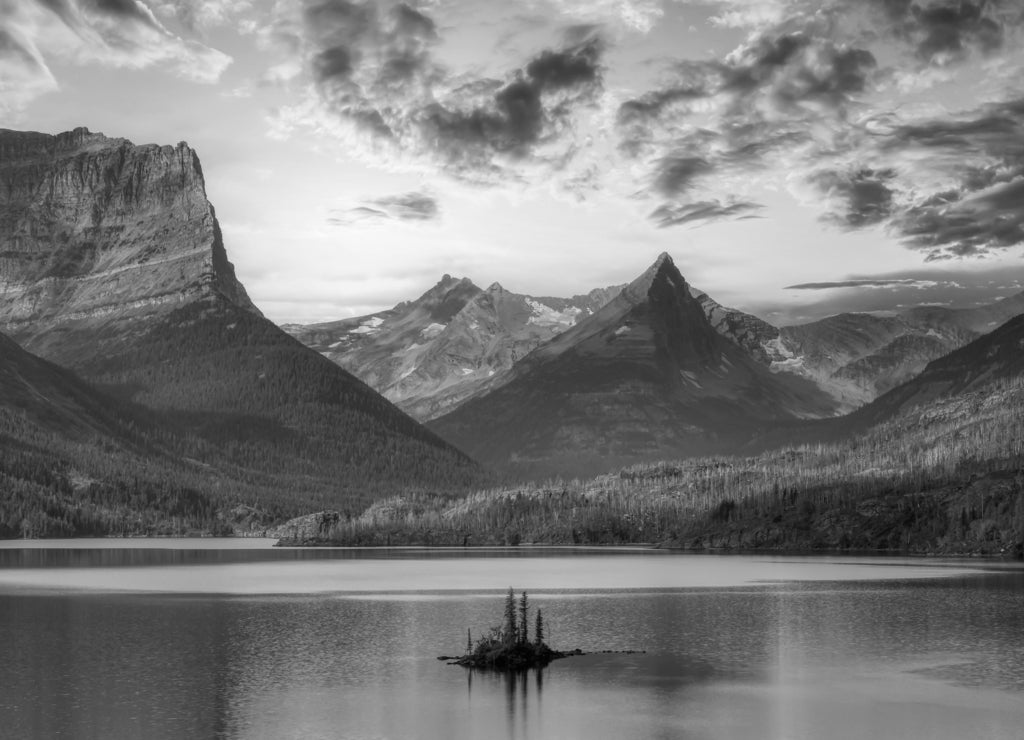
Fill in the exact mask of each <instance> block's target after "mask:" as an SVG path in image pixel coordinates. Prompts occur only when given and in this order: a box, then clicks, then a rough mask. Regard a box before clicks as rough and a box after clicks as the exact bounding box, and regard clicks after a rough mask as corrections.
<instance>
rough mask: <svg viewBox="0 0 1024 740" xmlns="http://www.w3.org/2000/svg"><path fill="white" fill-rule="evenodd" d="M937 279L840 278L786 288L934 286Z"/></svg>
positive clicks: (920, 287)
mask: <svg viewBox="0 0 1024 740" xmlns="http://www.w3.org/2000/svg"><path fill="white" fill-rule="evenodd" d="M939 284H940V283H939V281H936V280H914V279H911V278H894V279H875V278H868V279H860V280H838V281H834V282H823V283H800V284H799V285H787V286H786V287H785V288H784V290H833V289H835V288H896V287H899V288H919V289H923V288H934V287H936V286H937V285H939Z"/></svg>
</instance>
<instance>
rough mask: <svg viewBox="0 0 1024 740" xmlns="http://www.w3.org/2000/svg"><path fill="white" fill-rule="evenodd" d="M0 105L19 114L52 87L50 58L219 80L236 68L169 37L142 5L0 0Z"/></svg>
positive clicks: (137, 1)
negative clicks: (0, 98)
mask: <svg viewBox="0 0 1024 740" xmlns="http://www.w3.org/2000/svg"><path fill="white" fill-rule="evenodd" d="M0 29H2V30H3V35H2V39H0V69H2V70H3V72H4V74H3V77H2V78H0V79H2V80H3V82H0V85H2V86H3V87H2V88H0V90H2V92H3V93H4V96H3V101H0V107H2V108H4V109H6V110H7V111H8V112H14V111H17V110H20V109H21V108H22V107H24V106H25V105H26V104H27V103H29V102H30V101H31V100H32V99H34V98H35V97H36V96H38V95H40V94H42V93H44V92H47V91H50V90H54V89H56V87H57V80H56V79H55V77H54V75H53V73H52V72H51V70H50V66H49V61H48V60H50V59H64V60H70V61H72V62H75V63H78V64H100V65H103V66H111V67H129V68H136V69H138V68H142V67H149V66H153V65H165V66H167V67H169V68H170V69H171V70H172V71H174V72H175V73H176V74H178V75H179V76H182V77H185V78H187V79H191V80H194V81H197V82H214V81H216V80H217V79H219V77H220V75H221V73H222V72H223V71H224V69H225V68H226V67H227V66H228V64H230V63H231V58H230V57H228V56H227V55H226V54H223V53H222V52H220V51H217V50H216V49H212V48H210V47H208V46H205V45H204V44H201V43H199V42H196V41H192V40H188V39H183V38H181V37H179V36H177V35H175V34H173V33H171V32H170V31H169V30H168V29H167V28H166V27H165V26H164V25H163V24H162V23H161V22H160V21H159V20H158V19H157V17H156V16H155V15H154V14H153V11H152V10H150V8H149V6H147V5H146V4H145V3H143V2H141V0H29V1H25V0H0Z"/></svg>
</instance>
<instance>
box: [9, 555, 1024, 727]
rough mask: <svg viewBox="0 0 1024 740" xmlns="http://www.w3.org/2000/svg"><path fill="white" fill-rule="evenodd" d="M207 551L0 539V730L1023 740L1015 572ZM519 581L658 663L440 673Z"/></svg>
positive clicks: (609, 639) (1023, 599)
mask: <svg viewBox="0 0 1024 740" xmlns="http://www.w3.org/2000/svg"><path fill="white" fill-rule="evenodd" d="M129 544H134V543H129ZM210 546H216V545H211V543H179V546H178V547H177V548H174V549H154V548H153V547H152V545H149V546H147V547H146V548H145V549H134V548H132V549H103V550H97V549H76V547H75V546H71V547H69V546H67V544H63V545H56V546H54V547H53V548H52V549H33V550H26V549H20V548H18V547H16V546H11V544H8V545H7V546H5V547H0V640H2V652H0V736H3V737H12V738H32V737H69V738H208V737H228V738H595V739H597V738H730V739H733V738H736V739H739V740H745V739H748V738H749V739H754V738H758V739H762V738H872V740H875V739H882V738H939V739H943V738H951V739H952V738H956V739H957V740H960V739H961V738H992V739H999V738H1014V739H1016V740H1020V739H1022V738H1024V570H1022V569H1021V568H1020V567H1019V566H1012V565H1011V566H998V565H991V566H989V565H986V564H984V563H975V562H940V561H931V560H897V559H886V558H822V557H814V558H780V557H751V556H733V557H713V556H696V555H676V554H666V553H654V552H643V551H614V552H607V551H606V552H600V553H594V552H580V551H578V550H552V551H543V552H537V551H530V550H523V551H518V552H517V551H512V552H508V551H494V552H490V553H481V552H472V553H471V554H470V555H469V556H466V555H463V554H460V553H458V552H424V551H421V550H371V551H356V550H315V551H304V550H269V549H265V548H264V549H204V548H207V547H210ZM509 585H513V586H515V587H516V588H517V589H521V588H526V589H528V590H529V591H530V598H531V601H532V602H533V603H534V605H536V606H540V607H541V608H542V609H543V610H544V614H545V621H546V622H547V625H548V629H549V635H550V639H549V642H551V643H552V644H553V645H554V646H555V647H561V648H575V647H580V648H583V649H584V650H588V649H590V650H601V649H608V650H627V649H643V650H646V651H647V652H646V653H645V654H642V655H590V656H584V657H575V658H569V659H566V660H561V661H557V662H555V663H553V664H552V665H551V666H550V667H548V668H547V669H545V670H543V671H541V672H537V671H533V672H529V673H527V674H525V675H522V676H518V677H512V678H509V677H505V676H503V675H497V676H496V675H491V674H486V673H480V672H475V673H470V672H469V671H466V670H464V669H462V668H459V667H454V666H447V665H445V664H444V663H443V662H440V661H438V660H436V656H437V655H441V654H445V653H449V654H451V653H458V652H462V649H463V648H464V646H465V641H466V628H467V627H472V628H473V629H474V632H478V631H482V630H483V629H484V628H486V627H489V626H491V625H494V624H496V623H497V622H498V621H499V619H500V611H501V607H502V592H503V590H504V589H505V588H507V586H509Z"/></svg>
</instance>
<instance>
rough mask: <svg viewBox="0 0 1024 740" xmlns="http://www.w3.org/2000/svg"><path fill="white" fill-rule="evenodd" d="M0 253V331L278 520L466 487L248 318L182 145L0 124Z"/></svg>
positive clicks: (362, 398)
mask: <svg viewBox="0 0 1024 740" xmlns="http://www.w3.org/2000/svg"><path fill="white" fill-rule="evenodd" d="M0 259H2V263H0V330H2V329H3V328H6V330H7V331H9V332H10V333H11V334H12V335H13V336H14V338H15V339H17V340H18V342H19V343H20V344H21V345H22V346H23V347H25V348H26V349H28V350H30V351H31V352H32V353H34V354H36V355H40V356H42V357H44V358H45V359H47V360H50V361H55V362H56V363H58V364H60V365H62V366H64V367H66V368H70V369H72V370H74V371H75V372H76V373H77V374H78V375H79V376H81V377H82V378H83V379H84V380H85V381H88V382H89V383H91V384H94V385H96V386H101V387H102V388H103V392H104V394H105V395H107V396H108V397H114V398H115V399H116V400H117V401H118V402H119V403H129V402H130V403H131V404H133V405H135V406H139V407H144V413H145V414H146V416H147V417H152V419H153V420H154V424H156V425H157V426H158V427H162V426H164V425H166V427H167V429H168V432H167V433H168V434H173V435H177V434H180V436H181V439H182V440H184V441H183V442H182V443H181V446H179V447H177V449H190V450H191V453H189V455H188V456H189V457H190V458H195V459H200V460H201V461H202V462H201V464H202V465H209V466H211V467H217V468H220V469H224V470H228V471H230V472H229V476H228V477H229V478H230V479H232V480H236V481H238V480H246V481H248V482H249V485H248V486H247V487H246V488H244V489H243V490H244V491H246V493H245V494H244V496H253V497H256V496H261V494H259V493H257V492H258V491H260V490H262V491H263V492H264V493H263V494H262V496H261V499H262V502H263V503H261V505H264V504H266V503H267V502H268V501H269V502H272V506H273V507H274V509H275V511H276V512H277V514H283V513H286V512H287V513H288V514H289V515H294V514H297V513H300V512H301V510H305V511H309V510H312V509H313V506H314V504H313V503H312V502H316V503H315V506H316V508H318V509H322V508H325V507H331V508H337V509H345V508H346V507H358V508H362V506H365V504H366V503H367V502H368V501H369V500H372V499H373V498H375V497H377V496H379V495H380V494H381V493H384V492H386V493H388V494H393V493H394V492H395V491H396V490H398V491H400V490H405V489H407V488H416V487H423V486H429V487H431V488H434V489H442V488H443V489H445V490H451V489H453V488H455V487H458V486H460V485H461V486H465V485H467V484H468V483H469V482H471V481H474V480H477V479H478V478H479V470H478V468H477V466H476V465H475V464H474V463H473V462H472V461H470V460H469V459H468V458H466V456H465V455H463V454H462V453H461V452H459V451H458V450H455V449H453V448H452V447H451V446H450V445H447V444H445V443H444V442H443V441H442V440H440V439H438V438H437V437H436V436H435V435H433V434H431V433H430V432H428V431H427V430H426V429H424V428H423V427H422V426H420V425H419V424H417V423H416V422H415V421H413V420H412V419H410V418H409V417H408V416H407V415H405V414H403V413H401V412H400V411H399V410H398V409H396V408H395V407H394V406H393V405H392V404H390V403H389V402H388V401H387V400H386V399H384V398H382V397H381V396H380V395H379V394H377V393H376V392H374V391H373V390H372V389H370V388H368V387H367V386H366V385H365V384H364V383H362V382H361V381H359V380H358V379H357V378H355V377H353V376H352V375H351V374H349V373H347V372H346V371H345V370H343V369H342V368H340V367H338V366H337V365H335V364H333V363H331V362H329V361H328V360H326V359H324V358H323V357H322V356H320V355H319V354H317V353H316V352H313V351H311V350H309V349H308V348H306V347H304V346H302V345H301V344H300V343H298V342H296V341H295V340H294V339H293V338H291V337H289V336H288V335H287V334H285V333H284V332H282V331H281V330H280V329H279V328H278V327H277V326H275V325H274V324H272V323H271V322H270V321H268V320H267V319H265V318H264V317H263V316H262V315H261V314H260V313H259V311H257V310H256V309H255V308H254V307H253V305H252V303H251V302H250V301H249V298H248V297H247V296H246V293H245V290H244V288H242V286H241V285H240V284H239V282H238V281H237V280H236V279H235V276H234V271H233V269H232V267H231V265H230V263H229V262H228V259H227V255H226V253H225V250H224V245H223V242H222V240H221V234H220V229H219V227H218V226H217V220H216V217H215V215H214V211H213V208H212V206H211V205H210V203H209V202H208V201H207V199H206V194H205V190H204V185H203V173H202V169H201V167H200V165H199V160H198V158H197V156H196V154H195V153H194V152H193V151H192V150H191V149H190V148H189V147H188V146H187V145H185V144H179V145H177V146H174V147H159V146H140V147H136V146H134V145H132V144H131V143H129V142H127V141H124V140H120V139H108V138H106V137H104V136H100V135H98V134H91V133H89V132H88V131H86V130H85V129H76V130H75V131H72V132H69V133H66V134H61V135H58V136H48V135H44V134H35V133H19V132H13V131H0ZM2 406H3V399H2V398H0V408H2ZM160 435H161V436H163V432H160ZM267 492H270V493H267ZM220 503H225V504H226V505H228V506H229V507H231V508H233V507H235V506H236V505H239V504H244V505H248V506H253V505H254V504H255V502H254V500H252V499H250V500H246V499H245V498H241V500H240V499H239V498H235V499H232V500H228V501H221V502H220ZM277 514H275V515H277Z"/></svg>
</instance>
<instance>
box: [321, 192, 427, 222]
mask: <svg viewBox="0 0 1024 740" xmlns="http://www.w3.org/2000/svg"><path fill="white" fill-rule="evenodd" d="M440 213H441V212H440V208H438V204H437V200H436V199H435V198H434V197H433V196H431V195H429V194H427V193H422V192H416V191H414V192H409V193H402V194H400V195H389V196H385V197H382V198H374V199H372V200H367V201H366V202H365V203H363V204H361V205H358V206H355V207H352V208H343V209H337V210H335V211H332V213H331V217H330V218H329V219H328V222H329V223H331V224H334V225H335V226H350V225H352V224H355V223H360V222H367V221H413V222H416V221H433V220H435V219H437V218H438V217H439V216H440Z"/></svg>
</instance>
